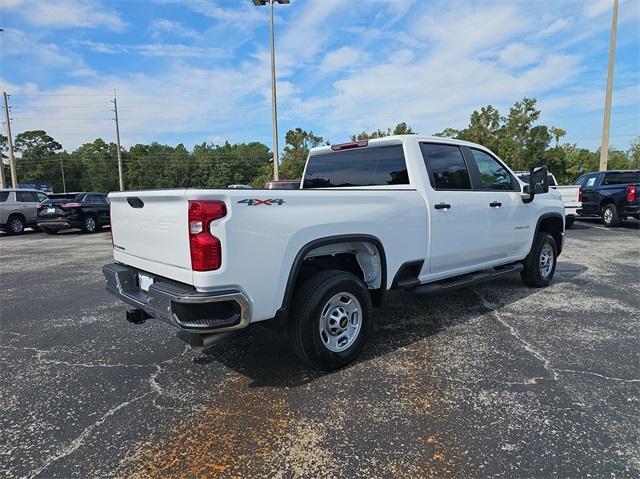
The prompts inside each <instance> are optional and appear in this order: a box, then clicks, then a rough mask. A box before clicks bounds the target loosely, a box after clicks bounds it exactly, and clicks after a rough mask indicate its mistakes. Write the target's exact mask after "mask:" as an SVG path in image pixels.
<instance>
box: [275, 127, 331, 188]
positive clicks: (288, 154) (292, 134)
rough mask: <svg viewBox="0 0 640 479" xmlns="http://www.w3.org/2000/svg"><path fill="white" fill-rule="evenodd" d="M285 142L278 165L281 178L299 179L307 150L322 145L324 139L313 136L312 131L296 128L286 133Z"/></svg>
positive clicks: (307, 153) (307, 154)
mask: <svg viewBox="0 0 640 479" xmlns="http://www.w3.org/2000/svg"><path fill="white" fill-rule="evenodd" d="M285 140H286V146H285V147H284V151H283V154H282V163H281V165H280V171H281V172H282V177H283V178H287V179H291V180H295V179H300V178H302V172H303V171H304V165H305V163H306V161H307V157H308V156H309V150H310V149H311V148H314V147H316V146H319V145H321V144H322V143H324V138H322V137H321V136H316V135H314V134H313V132H312V131H305V130H303V129H302V128H296V129H295V130H289V131H288V132H287V134H286V136H285Z"/></svg>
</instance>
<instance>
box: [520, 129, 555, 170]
mask: <svg viewBox="0 0 640 479" xmlns="http://www.w3.org/2000/svg"><path fill="white" fill-rule="evenodd" d="M550 142H551V133H549V128H547V127H546V126H544V125H538V126H534V127H533V128H531V129H530V130H529V132H528V134H527V136H526V138H525V143H524V152H523V156H524V168H525V169H529V168H531V167H532V166H537V165H540V164H542V163H543V162H544V158H545V152H546V151H547V149H548V148H549V143H550Z"/></svg>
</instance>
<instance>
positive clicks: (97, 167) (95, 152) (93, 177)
mask: <svg viewBox="0 0 640 479" xmlns="http://www.w3.org/2000/svg"><path fill="white" fill-rule="evenodd" d="M72 156H73V157H74V158H75V160H76V161H78V162H80V163H81V164H82V189H83V190H88V191H102V192H108V191H116V190H118V188H119V185H118V153H117V146H116V144H115V143H106V142H105V141H104V140H103V139H102V138H97V139H96V140H94V141H93V142H92V143H85V144H83V145H81V146H80V147H78V149H77V150H75V151H74V152H73V153H72Z"/></svg>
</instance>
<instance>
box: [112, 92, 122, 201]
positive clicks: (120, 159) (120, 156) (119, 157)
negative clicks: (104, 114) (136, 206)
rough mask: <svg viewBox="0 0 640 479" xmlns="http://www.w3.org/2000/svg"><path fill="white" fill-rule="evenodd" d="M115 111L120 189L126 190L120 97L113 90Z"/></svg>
mask: <svg viewBox="0 0 640 479" xmlns="http://www.w3.org/2000/svg"><path fill="white" fill-rule="evenodd" d="M112 101H113V112H114V113H115V115H116V116H115V118H114V120H115V122H116V146H117V147H118V178H119V180H120V191H124V178H122V155H121V153H120V125H119V123H118V99H117V98H116V91H115V90H113V100H112Z"/></svg>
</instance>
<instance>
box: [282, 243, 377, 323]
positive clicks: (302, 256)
mask: <svg viewBox="0 0 640 479" xmlns="http://www.w3.org/2000/svg"><path fill="white" fill-rule="evenodd" d="M353 243H361V244H368V245H371V246H372V247H374V248H375V249H376V250H377V252H378V255H379V258H380V284H379V287H378V288H376V289H371V288H370V289H369V291H370V293H371V299H372V301H373V303H374V304H375V305H379V304H381V303H382V300H383V297H384V293H385V291H386V289H387V259H386V254H385V251H384V246H383V245H382V242H381V241H380V239H378V238H377V237H376V236H373V235H366V234H345V235H335V236H327V237H324V238H318V239H315V240H313V241H310V242H309V243H307V244H305V245H304V246H303V247H302V248H300V250H299V251H298V253H297V254H296V256H295V258H294V260H293V263H292V265H291V268H290V270H289V276H288V278H287V283H286V287H285V292H284V297H283V299H282V304H281V306H280V309H279V310H278V312H277V314H276V316H282V315H283V314H286V312H287V311H288V310H289V308H290V306H291V301H292V299H293V294H294V291H295V288H296V285H297V283H298V280H299V279H300V277H301V275H300V273H301V272H302V268H303V266H304V264H305V261H306V260H308V259H309V258H310V254H311V253H312V252H313V251H314V250H320V249H321V248H325V247H329V246H332V245H334V246H338V245H340V244H353ZM330 254H331V253H327V255H330ZM322 256H324V255H323V254H320V255H319V256H314V258H317V257H322ZM358 264H359V267H360V268H361V270H362V274H363V275H366V273H367V272H366V268H367V266H366V265H365V266H363V265H362V264H360V262H359V261H358ZM364 281H365V283H366V282H367V281H366V278H365V279H364Z"/></svg>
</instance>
